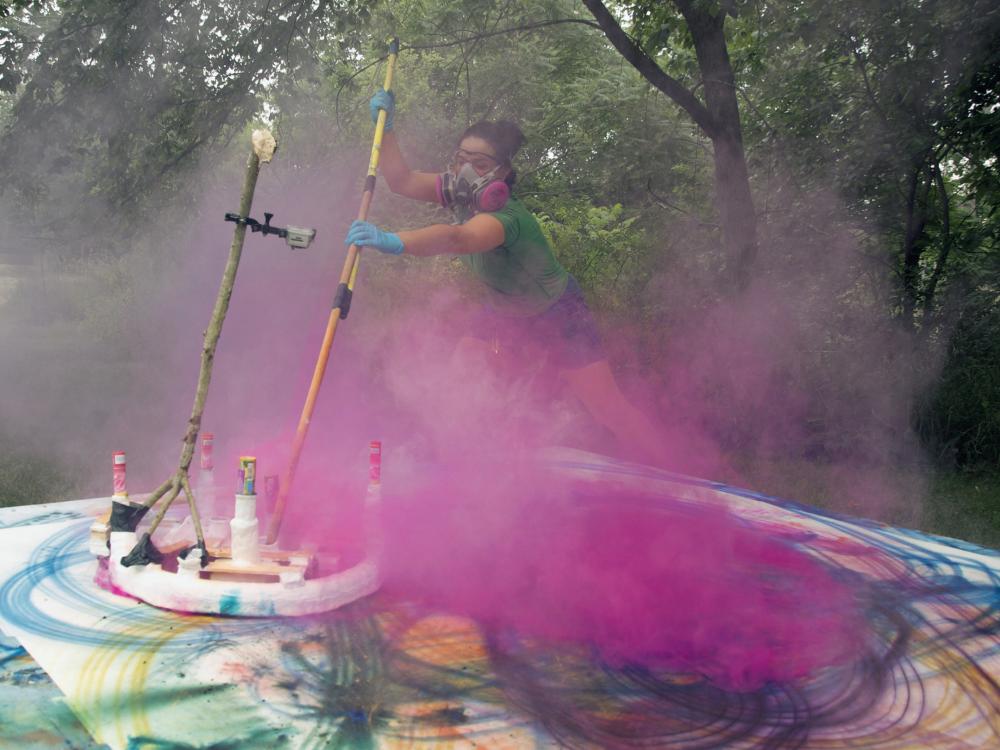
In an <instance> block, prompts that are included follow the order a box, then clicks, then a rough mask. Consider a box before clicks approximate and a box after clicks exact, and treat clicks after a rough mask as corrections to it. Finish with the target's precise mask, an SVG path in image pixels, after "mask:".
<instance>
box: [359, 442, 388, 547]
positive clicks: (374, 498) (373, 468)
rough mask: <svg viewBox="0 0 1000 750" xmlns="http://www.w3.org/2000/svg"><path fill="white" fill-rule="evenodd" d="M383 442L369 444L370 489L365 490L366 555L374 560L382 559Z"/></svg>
mask: <svg viewBox="0 0 1000 750" xmlns="http://www.w3.org/2000/svg"><path fill="white" fill-rule="evenodd" d="M381 509H382V441H381V440H372V441H371V442H370V443H368V488H367V489H366V490H365V505H364V511H363V513H364V515H363V519H364V520H363V524H364V530H365V548H366V554H367V555H368V556H369V557H371V558H373V559H376V560H377V559H380V558H381V557H382V550H383V547H384V544H383V540H382V522H381V512H382V511H381Z"/></svg>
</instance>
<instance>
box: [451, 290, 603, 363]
mask: <svg viewBox="0 0 1000 750" xmlns="http://www.w3.org/2000/svg"><path fill="white" fill-rule="evenodd" d="M467 333H468V335H470V336H472V337H474V338H477V339H480V340H482V341H486V342H488V343H489V344H491V345H493V346H497V347H498V348H499V350H500V351H501V352H510V353H511V354H513V355H517V356H521V357H526V358H530V357H536V356H538V357H540V356H547V357H548V359H549V362H551V364H552V365H554V366H555V367H557V368H558V369H560V370H577V369H579V368H581V367H586V366H587V365H590V364H593V363H594V362H599V361H601V360H602V359H605V358H606V356H607V355H605V353H604V349H603V348H602V347H601V335H600V333H599V332H598V330H597V323H596V322H595V321H594V316H593V314H592V313H591V312H590V308H589V307H587V302H586V300H584V298H583V292H582V291H581V290H580V285H579V284H578V283H577V281H576V279H574V278H573V277H572V276H570V277H569V281H568V282H567V284H566V289H565V291H564V292H563V293H562V295H560V297H559V299H558V300H556V301H555V302H554V303H553V304H552V306H551V307H549V308H548V309H547V310H545V311H544V312H541V313H539V314H538V315H530V316H527V317H523V318H516V317H511V316H508V315H501V314H500V313H499V312H497V311H496V310H494V309H493V308H491V307H483V308H481V309H480V310H479V312H477V313H476V314H474V315H473V316H472V319H471V320H470V323H469V329H468V331H467Z"/></svg>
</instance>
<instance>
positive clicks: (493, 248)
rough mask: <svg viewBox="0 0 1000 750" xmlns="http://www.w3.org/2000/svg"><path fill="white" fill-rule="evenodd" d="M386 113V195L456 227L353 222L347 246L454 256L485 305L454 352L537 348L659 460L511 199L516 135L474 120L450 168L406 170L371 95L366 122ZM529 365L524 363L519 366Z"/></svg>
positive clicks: (589, 319)
mask: <svg viewBox="0 0 1000 750" xmlns="http://www.w3.org/2000/svg"><path fill="white" fill-rule="evenodd" d="M380 109H384V110H385V111H386V123H385V135H384V137H383V139H382V149H381V157H380V162H379V163H380V165H381V167H382V174H383V176H384V177H385V180H386V183H388V185H389V189H390V190H392V191H393V192H394V193H397V194H399V195H405V196H406V197H408V198H413V199H415V200H423V201H428V202H430V203H435V204H437V205H439V206H443V207H445V208H450V209H451V210H452V211H453V212H454V213H455V215H456V218H457V223H455V224H434V225H432V226H429V227H424V228H422V229H412V230H407V231H403V232H399V233H393V232H387V231H383V230H381V229H379V228H377V227H376V226H374V225H373V224H370V223H368V222H365V221H355V222H354V223H353V224H352V225H351V228H350V230H349V231H348V234H347V238H346V239H345V243H346V244H348V245H350V244H356V245H359V246H366V247H373V248H375V249H377V250H379V251H381V252H383V253H390V254H394V255H399V254H402V253H406V254H408V255H438V254H442V253H449V254H454V255H458V256H460V257H461V259H462V261H463V262H464V264H465V265H466V266H467V267H468V268H469V269H470V270H471V271H472V273H473V274H474V275H475V276H476V277H477V278H478V279H479V280H480V281H482V282H483V293H484V305H483V308H482V310H481V312H480V313H479V314H478V315H477V316H475V317H474V318H473V320H472V321H470V327H469V331H468V333H467V335H466V336H465V337H464V338H463V339H462V341H461V342H460V343H459V351H460V352H463V353H469V352H470V351H480V352H484V353H485V352H487V351H489V349H490V345H491V344H493V345H494V350H495V344H496V342H497V340H498V339H499V341H500V343H501V345H502V344H505V343H506V342H508V341H509V342H521V341H532V342H535V343H540V344H542V345H543V346H544V350H545V352H546V353H547V354H548V357H549V360H550V362H551V363H552V364H553V365H554V366H555V367H557V368H558V370H559V371H560V373H561V374H562V375H563V377H565V379H566V382H567V383H568V385H569V387H570V390H571V392H572V393H573V394H574V395H575V396H576V397H577V398H578V399H579V400H580V401H581V402H582V403H583V404H584V406H585V407H586V408H587V410H588V411H589V412H590V414H591V415H592V416H593V417H594V419H595V420H597V422H599V423H600V424H601V425H603V426H604V427H606V428H608V429H609V430H610V431H611V432H612V433H614V435H615V437H616V438H617V439H618V441H619V443H621V445H622V447H623V448H625V449H626V450H627V451H628V453H629V454H630V455H631V456H633V457H634V458H635V459H636V460H642V461H651V462H654V463H661V462H662V460H663V458H664V455H663V452H662V447H661V442H662V441H661V438H660V435H659V434H658V432H657V430H656V429H655V428H654V427H653V425H652V424H651V423H650V421H649V420H648V419H647V418H646V417H645V416H644V415H643V414H642V413H641V412H640V411H639V410H638V409H636V408H635V407H634V406H633V405H632V404H631V403H629V401H628V400H627V399H626V398H625V396H624V395H623V394H622V392H621V389H620V388H619V387H618V385H617V383H616V382H615V379H614V376H613V375H612V372H611V367H610V365H609V363H608V359H607V357H606V356H605V354H604V352H603V350H602V349H601V345H600V337H599V335H598V332H597V327H596V325H595V323H594V319H593V316H592V315H591V313H590V310H589V309H588V308H587V304H586V302H585V301H584V299H583V295H582V293H581V291H580V287H579V285H578V284H577V282H576V280H575V279H574V278H573V277H572V276H571V275H570V274H569V273H568V272H567V271H566V269H565V268H563V266H562V265H561V264H560V263H559V261H558V260H557V259H556V257H555V255H554V254H553V252H552V249H551V247H550V246H549V243H548V241H547V240H546V239H545V235H544V234H542V231H541V228H540V227H539V226H538V222H537V220H536V219H535V217H534V216H532V214H531V213H530V212H529V211H528V210H527V209H526V208H525V207H524V205H523V204H522V203H521V202H520V201H519V200H518V199H517V198H515V197H513V196H512V195H511V188H512V187H513V186H514V182H515V179H516V176H515V172H514V169H513V166H512V160H513V158H514V156H515V154H516V153H517V151H518V150H519V149H520V147H521V145H522V143H523V141H524V136H523V135H522V133H521V131H520V129H519V128H518V127H517V126H516V125H515V124H513V123H511V122H504V121H501V122H486V121H480V122H477V123H475V124H474V125H472V126H470V127H469V128H467V129H466V131H465V133H463V134H462V137H461V138H460V139H459V142H458V149H457V151H455V154H454V156H453V158H452V161H451V164H450V165H449V168H448V171H446V172H444V173H441V174H431V173H429V172H418V171H414V170H412V169H410V167H409V166H408V165H407V163H406V160H405V159H404V158H403V155H402V153H401V152H400V150H399V144H398V143H397V141H396V136H395V134H394V133H393V131H392V122H393V110H394V102H393V97H392V95H391V93H386V92H385V91H379V92H378V93H376V94H375V96H374V97H372V100H371V114H372V119H373V120H375V119H377V117H378V111H379V110H380ZM525 364H527V363H525Z"/></svg>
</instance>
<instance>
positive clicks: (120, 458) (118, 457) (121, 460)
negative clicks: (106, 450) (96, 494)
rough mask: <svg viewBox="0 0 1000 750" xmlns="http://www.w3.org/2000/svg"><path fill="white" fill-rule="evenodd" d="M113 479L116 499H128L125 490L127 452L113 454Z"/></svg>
mask: <svg viewBox="0 0 1000 750" xmlns="http://www.w3.org/2000/svg"><path fill="white" fill-rule="evenodd" d="M111 477H112V482H113V486H114V496H115V497H128V490H127V489H126V488H125V451H115V452H114V453H112V454H111Z"/></svg>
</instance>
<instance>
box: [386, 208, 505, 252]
mask: <svg viewBox="0 0 1000 750" xmlns="http://www.w3.org/2000/svg"><path fill="white" fill-rule="evenodd" d="M399 239H401V240H402V241H403V253H405V254H407V255H442V254H445V253H452V254H455V255H472V254H473V253H484V252H486V251H487V250H492V249H494V248H496V247H499V246H500V245H502V244H503V241H504V229H503V224H501V223H500V220H499V219H497V218H496V217H494V216H490V215H489V214H477V215H476V216H473V217H472V218H471V219H469V220H468V221H467V222H465V223H464V224H432V225H431V226H429V227H424V228H423V229H411V230H407V231H405V232H400V233H399Z"/></svg>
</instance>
